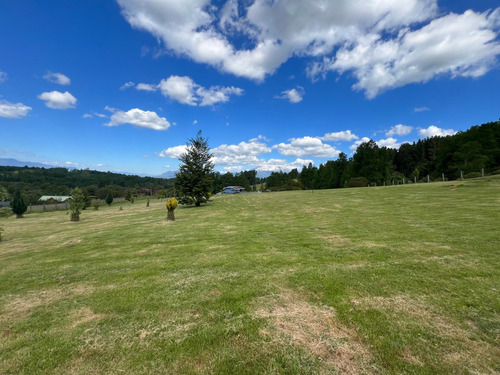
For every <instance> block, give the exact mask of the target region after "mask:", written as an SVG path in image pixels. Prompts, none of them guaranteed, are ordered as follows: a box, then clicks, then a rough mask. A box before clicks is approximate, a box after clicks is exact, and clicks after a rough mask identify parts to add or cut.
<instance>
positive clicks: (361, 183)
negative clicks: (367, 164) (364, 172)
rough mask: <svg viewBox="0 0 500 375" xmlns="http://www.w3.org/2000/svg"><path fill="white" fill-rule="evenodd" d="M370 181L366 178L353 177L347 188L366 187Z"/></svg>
mask: <svg viewBox="0 0 500 375" xmlns="http://www.w3.org/2000/svg"><path fill="white" fill-rule="evenodd" d="M368 183H369V181H368V180H367V179H366V178H365V177H353V178H351V179H349V182H348V183H347V186H349V187H366V186H368Z"/></svg>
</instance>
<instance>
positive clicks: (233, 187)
mask: <svg viewBox="0 0 500 375" xmlns="http://www.w3.org/2000/svg"><path fill="white" fill-rule="evenodd" d="M224 189H234V190H242V189H243V190H245V188H244V187H242V186H226V187H225V188H224Z"/></svg>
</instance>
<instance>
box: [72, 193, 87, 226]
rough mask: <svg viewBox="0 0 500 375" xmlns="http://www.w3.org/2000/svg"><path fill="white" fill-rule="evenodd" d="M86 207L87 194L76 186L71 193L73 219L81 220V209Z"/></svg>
mask: <svg viewBox="0 0 500 375" xmlns="http://www.w3.org/2000/svg"><path fill="white" fill-rule="evenodd" d="M84 207H85V194H83V191H82V190H81V189H80V188H75V189H74V190H73V192H72V194H71V201H70V203H69V208H70V210H71V219H70V220H71V221H80V211H81V210H83V208H84Z"/></svg>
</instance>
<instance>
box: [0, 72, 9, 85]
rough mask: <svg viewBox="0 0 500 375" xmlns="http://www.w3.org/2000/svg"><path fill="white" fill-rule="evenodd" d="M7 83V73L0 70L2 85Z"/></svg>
mask: <svg viewBox="0 0 500 375" xmlns="http://www.w3.org/2000/svg"><path fill="white" fill-rule="evenodd" d="M5 81H7V73H5V72H4V71H2V70H0V83H2V82H5Z"/></svg>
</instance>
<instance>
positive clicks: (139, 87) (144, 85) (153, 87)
mask: <svg viewBox="0 0 500 375" xmlns="http://www.w3.org/2000/svg"><path fill="white" fill-rule="evenodd" d="M135 89H136V90H139V91H156V90H158V87H157V85H151V84H149V83H138V84H137V86H135Z"/></svg>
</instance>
